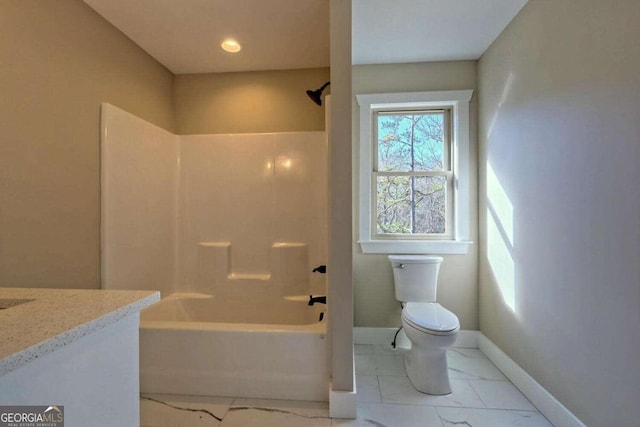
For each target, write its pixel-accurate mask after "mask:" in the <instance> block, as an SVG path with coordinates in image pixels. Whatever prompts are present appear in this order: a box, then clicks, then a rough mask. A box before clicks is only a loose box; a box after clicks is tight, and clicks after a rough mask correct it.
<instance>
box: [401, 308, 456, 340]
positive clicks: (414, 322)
mask: <svg viewBox="0 0 640 427" xmlns="http://www.w3.org/2000/svg"><path fill="white" fill-rule="evenodd" d="M402 317H403V318H404V320H405V321H406V322H407V323H409V324H410V325H411V326H413V327H415V328H416V329H421V330H424V331H425V332H431V333H434V332H435V333H436V334H442V333H446V332H454V331H456V330H457V329H458V328H459V327H460V322H459V321H458V317H457V316H456V315H455V314H453V313H452V312H450V311H449V310H447V309H446V308H444V307H443V306H441V305H440V304H438V303H435V302H409V303H407V305H405V307H404V310H402Z"/></svg>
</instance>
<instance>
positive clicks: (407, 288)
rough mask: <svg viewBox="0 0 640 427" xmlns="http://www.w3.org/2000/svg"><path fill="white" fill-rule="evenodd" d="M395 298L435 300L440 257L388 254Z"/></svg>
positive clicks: (416, 300) (415, 300)
mask: <svg viewBox="0 0 640 427" xmlns="http://www.w3.org/2000/svg"><path fill="white" fill-rule="evenodd" d="M388 258H389V262H391V267H392V269H393V282H394V286H395V290H396V299H397V300H398V301H403V302H435V301H436V293H437V291H438V272H439V271H440V264H442V257H439V256H431V255H389V256H388Z"/></svg>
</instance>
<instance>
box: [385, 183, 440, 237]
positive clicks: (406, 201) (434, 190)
mask: <svg viewBox="0 0 640 427" xmlns="http://www.w3.org/2000/svg"><path fill="white" fill-rule="evenodd" d="M446 188H447V179H446V177H444V176H420V177H414V176H378V177H377V202H378V203H377V232H378V233H379V234H391V233H394V234H395V233H401V234H443V233H445V225H446V206H447V203H446Z"/></svg>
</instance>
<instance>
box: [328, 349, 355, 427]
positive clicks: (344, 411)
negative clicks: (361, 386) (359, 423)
mask: <svg viewBox="0 0 640 427" xmlns="http://www.w3.org/2000/svg"><path fill="white" fill-rule="evenodd" d="M352 372H353V391H342V390H334V389H333V382H331V381H329V417H331V418H352V419H355V418H357V416H358V399H357V389H356V360H355V356H354V357H353V369H352Z"/></svg>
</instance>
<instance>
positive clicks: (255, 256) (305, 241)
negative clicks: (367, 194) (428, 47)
mask: <svg viewBox="0 0 640 427" xmlns="http://www.w3.org/2000/svg"><path fill="white" fill-rule="evenodd" d="M102 132H103V135H102V147H101V149H102V157H101V158H102V181H101V182H102V286H103V288H104V289H145V290H151V289H159V290H160V291H161V294H162V296H163V297H167V298H163V301H161V302H160V303H159V304H158V306H157V307H153V308H152V309H149V310H148V312H147V313H145V312H143V313H142V323H141V348H140V356H141V377H142V378H141V388H142V392H154V393H183V394H210V395H220V394H225V390H226V393H228V392H229V391H233V393H234V395H237V396H245V397H274V398H275V397H278V398H293V399H296V398H297V399H305V400H326V397H327V393H328V378H329V364H328V349H327V343H328V340H327V339H326V318H324V315H323V316H320V313H323V312H325V311H326V310H325V308H324V305H321V306H318V305H317V304H316V305H315V306H313V307H311V306H308V305H307V304H306V301H307V300H308V298H309V294H324V292H325V280H324V277H323V276H322V275H320V274H318V273H313V274H312V273H311V270H312V269H313V267H316V266H318V265H321V264H325V263H326V235H327V229H326V196H327V195H326V188H327V175H326V166H327V158H326V153H327V142H326V133H325V132H292V133H271V134H233V135H187V136H179V135H173V134H171V133H170V132H167V131H165V130H163V129H161V128H158V127H156V126H154V125H152V124H150V123H148V122H145V121H144V120H141V119H139V118H137V117H135V116H133V115H131V114H129V113H127V112H125V111H122V110H120V109H118V108H116V107H114V106H112V105H109V104H103V107H102ZM282 311H287V313H286V314H284V315H280V314H278V315H276V314H277V313H280V312H282ZM225 313H226V314H225ZM240 313H245V315H244V317H243V315H241V314H240ZM232 314H233V315H232ZM322 318H324V319H322ZM321 319H322V320H321ZM225 343H226V345H225ZM270 343H271V344H273V343H277V344H278V345H270ZM232 344H233V345H232ZM305 351H308V352H309V354H306V356H305V355H304V354H302V353H304V352H305ZM292 354H296V355H297V356H296V358H295V360H298V364H297V365H293V364H292V362H293V361H292V359H291V355H292ZM256 355H258V356H260V357H259V360H255V356H256ZM298 356H299V357H298ZM259 372H262V375H259ZM252 378H253V380H252ZM178 386H179V387H178ZM176 387H178V389H176Z"/></svg>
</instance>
